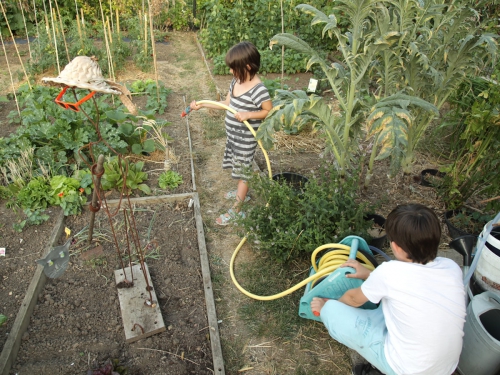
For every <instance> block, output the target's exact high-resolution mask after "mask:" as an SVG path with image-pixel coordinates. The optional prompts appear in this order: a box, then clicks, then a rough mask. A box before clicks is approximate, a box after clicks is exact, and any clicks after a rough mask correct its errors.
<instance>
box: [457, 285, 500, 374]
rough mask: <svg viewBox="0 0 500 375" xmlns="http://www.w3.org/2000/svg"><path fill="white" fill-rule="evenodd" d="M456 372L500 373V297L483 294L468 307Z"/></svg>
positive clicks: (496, 294)
mask: <svg viewBox="0 0 500 375" xmlns="http://www.w3.org/2000/svg"><path fill="white" fill-rule="evenodd" d="M457 370H458V372H459V373H460V374H462V375H494V374H497V372H498V371H500V294H499V293H496V292H490V291H486V292H484V293H481V294H478V295H476V296H474V298H473V299H472V301H471V303H469V306H468V307H467V318H466V320H465V326H464V342H463V346H462V353H461V354H460V360H459V362H458V368H457Z"/></svg>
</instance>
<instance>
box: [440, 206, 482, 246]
mask: <svg viewBox="0 0 500 375" xmlns="http://www.w3.org/2000/svg"><path fill="white" fill-rule="evenodd" d="M460 211H461V210H449V211H446V212H445V213H444V222H445V223H446V226H447V227H448V232H449V233H450V237H451V238H452V239H455V238H457V237H461V236H466V235H468V234H476V233H468V232H466V231H463V230H462V229H460V228H457V227H456V226H454V225H453V223H452V222H451V221H450V219H451V218H452V217H453V216H455V215H457V214H459V213H460Z"/></svg>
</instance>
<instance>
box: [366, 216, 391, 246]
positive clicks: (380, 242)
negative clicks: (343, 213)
mask: <svg viewBox="0 0 500 375" xmlns="http://www.w3.org/2000/svg"><path fill="white" fill-rule="evenodd" d="M364 219H365V220H366V221H370V220H372V221H373V222H374V223H375V224H377V225H378V226H380V227H381V228H382V229H385V217H383V216H381V215H377V214H369V215H365V216H364ZM386 242H387V235H385V234H384V235H383V236H381V237H372V239H371V240H370V241H368V244H369V245H372V246H375V247H376V248H377V249H382V248H383V247H384V245H385V244H386Z"/></svg>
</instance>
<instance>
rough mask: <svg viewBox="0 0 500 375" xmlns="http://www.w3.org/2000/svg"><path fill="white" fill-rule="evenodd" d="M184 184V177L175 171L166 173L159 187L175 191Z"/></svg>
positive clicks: (163, 174)
mask: <svg viewBox="0 0 500 375" xmlns="http://www.w3.org/2000/svg"><path fill="white" fill-rule="evenodd" d="M180 184H182V176H181V175H180V174H179V173H177V172H175V171H166V172H163V173H162V174H161V175H160V178H159V179H158V185H159V186H160V187H161V188H162V189H175V188H176V187H177V186H179V185H180Z"/></svg>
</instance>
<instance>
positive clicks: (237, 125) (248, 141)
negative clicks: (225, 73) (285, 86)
mask: <svg viewBox="0 0 500 375" xmlns="http://www.w3.org/2000/svg"><path fill="white" fill-rule="evenodd" d="M235 84H236V79H234V78H233V80H232V81H231V85H230V86H229V93H230V98H231V99H230V101H229V107H231V108H233V109H234V110H235V111H236V112H255V111H260V110H261V109H262V107H261V105H262V103H263V102H265V101H267V100H271V98H270V96H269V92H268V91H267V88H266V86H264V84H262V83H259V84H257V85H255V86H254V87H252V88H251V89H250V90H249V91H247V92H246V93H244V94H242V95H240V96H234V95H233V89H234V85H235ZM261 122H262V120H248V123H249V124H250V125H251V126H252V128H253V129H254V130H255V131H257V129H258V128H259V125H260V124H261ZM225 125H226V135H227V139H226V149H225V150H224V158H223V159H222V168H223V169H229V168H231V169H232V173H231V177H232V178H234V179H237V180H248V179H249V178H250V172H251V167H252V161H253V157H254V154H255V149H256V148H257V141H256V140H255V137H254V136H253V134H252V133H251V132H250V130H249V129H248V128H247V126H246V125H245V124H244V123H243V122H240V121H238V120H236V119H235V117H234V114H233V113H231V112H230V111H226V119H225Z"/></svg>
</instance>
